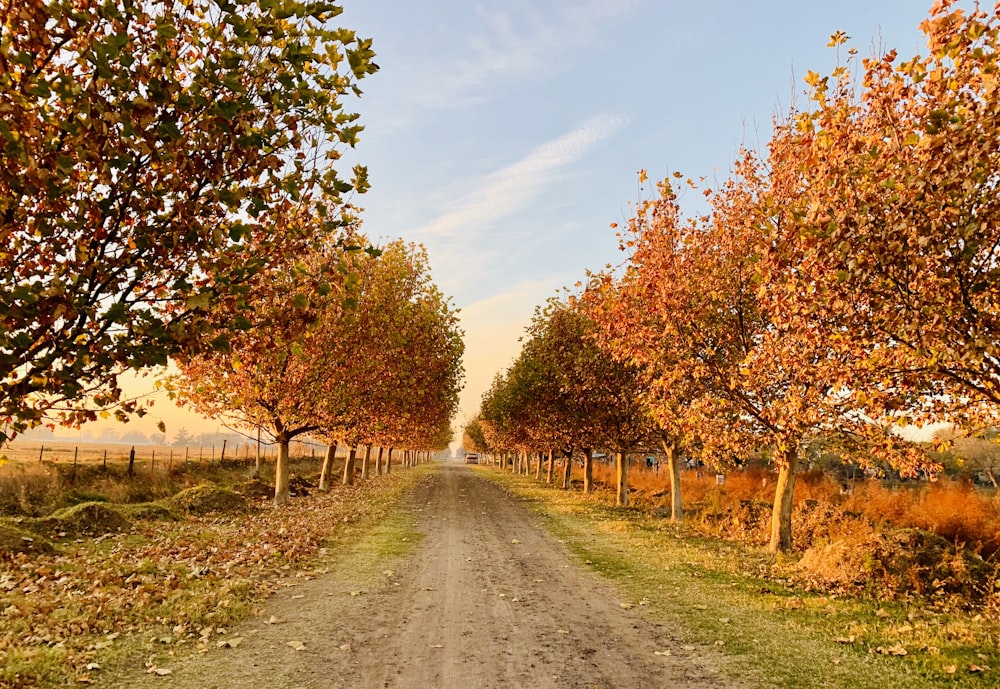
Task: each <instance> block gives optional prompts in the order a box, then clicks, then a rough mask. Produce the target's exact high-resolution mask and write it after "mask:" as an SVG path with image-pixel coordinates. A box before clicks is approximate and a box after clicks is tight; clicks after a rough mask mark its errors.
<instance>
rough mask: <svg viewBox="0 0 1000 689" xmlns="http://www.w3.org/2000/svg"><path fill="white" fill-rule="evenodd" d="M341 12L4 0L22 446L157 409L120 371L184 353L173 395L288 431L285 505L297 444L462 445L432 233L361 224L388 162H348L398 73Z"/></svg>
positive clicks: (7, 342)
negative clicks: (427, 248) (360, 111)
mask: <svg viewBox="0 0 1000 689" xmlns="http://www.w3.org/2000/svg"><path fill="white" fill-rule="evenodd" d="M341 12H342V8H341V7H340V5H339V4H338V3H336V2H331V1H329V0H240V1H239V2H230V1H228V0H185V2H173V1H170V0H167V1H165V2H141V1H137V0H26V1H25V2H21V3H11V2H0V18H2V20H3V24H2V28H0V444H2V443H3V442H5V441H6V440H8V439H9V438H11V437H13V436H14V435H16V434H17V433H19V432H22V431H24V430H25V429H28V428H32V427H35V426H38V425H39V424H42V423H51V424H54V423H57V422H61V423H63V424H66V425H70V426H78V425H80V424H82V423H84V422H87V421H91V420H94V419H96V418H98V416H103V417H107V416H111V415H112V414H113V415H115V416H117V417H118V418H120V419H122V420H126V419H127V418H128V417H129V415H130V414H132V413H137V414H140V415H141V414H143V413H144V412H145V409H144V408H143V406H142V403H141V402H140V401H137V400H128V399H125V398H124V396H123V392H122V389H121V387H120V385H119V376H120V375H121V374H122V373H123V372H124V371H126V370H128V369H135V370H143V369H150V368H152V367H161V366H165V365H166V364H167V363H168V361H172V362H175V363H176V364H177V365H178V366H179V368H180V373H179V374H178V375H177V376H176V377H174V378H173V379H172V380H171V381H170V383H169V387H170V390H171V393H172V394H174V395H175V396H178V397H179V398H180V399H181V400H183V401H184V402H186V403H188V404H190V405H191V406H193V407H194V408H196V409H198V410H200V411H202V412H203V413H206V414H210V415H212V416H216V417H225V418H227V419H228V420H230V421H233V422H235V423H236V424H238V425H240V426H242V427H243V428H248V429H250V430H253V429H257V430H260V431H262V432H264V433H266V434H268V435H269V436H270V437H271V439H273V440H274V441H276V442H277V443H278V445H279V448H280V452H279V459H278V467H277V481H276V483H277V486H276V501H277V502H278V503H279V504H280V503H284V502H286V501H287V499H288V471H287V467H288V461H287V459H288V442H289V440H291V439H292V438H294V437H297V436H300V435H305V434H312V435H314V436H322V437H325V438H327V439H330V440H331V441H332V440H333V439H338V440H339V441H340V442H343V443H346V444H347V445H349V446H351V447H355V446H357V445H358V444H359V443H364V444H367V445H369V446H370V445H372V444H377V445H380V446H386V447H389V448H392V447H406V448H408V449H411V450H429V449H438V448H441V447H444V446H446V445H447V443H448V441H449V440H450V437H451V431H450V427H449V420H450V417H451V416H452V414H453V412H454V409H455V406H456V402H457V391H458V386H459V385H460V382H461V377H462V370H461V363H460V361H461V354H462V343H461V332H460V330H459V329H458V327H457V320H456V314H455V310H454V309H453V308H452V307H451V305H450V304H449V303H448V301H447V299H445V298H444V297H443V296H442V295H441V294H440V292H439V291H438V290H437V289H436V288H435V287H434V285H433V284H432V283H431V282H430V279H429V276H428V275H429V268H428V266H427V258H426V255H425V254H424V252H423V250H422V249H421V248H420V247H417V246H408V245H405V244H404V243H402V242H393V243H391V244H389V245H388V246H385V247H384V248H382V249H381V250H376V249H373V248H372V247H371V246H370V242H369V240H368V239H367V238H366V237H364V236H362V235H360V234H359V232H358V229H357V228H358V225H359V223H358V220H357V217H356V216H357V211H356V209H355V208H354V207H353V206H352V204H351V202H352V197H353V195H354V194H360V193H363V192H364V191H365V190H366V189H367V186H368V182H367V173H366V170H365V169H364V168H363V167H360V166H359V167H355V168H354V169H353V170H352V171H351V174H350V175H347V176H345V175H344V174H343V173H342V172H341V171H338V169H337V165H336V163H337V161H338V159H339V158H340V151H341V149H342V148H343V147H345V146H353V145H354V144H355V143H356V141H357V137H358V134H359V132H360V131H361V129H362V127H361V126H360V125H359V124H358V116H357V115H356V114H354V113H351V112H349V111H347V110H345V107H344V103H345V101H346V100H347V99H348V98H350V97H353V96H359V95H360V93H361V92H360V90H359V87H358V84H359V82H360V80H361V79H363V78H364V77H366V76H367V75H369V74H371V73H373V72H375V71H376V70H377V66H376V65H375V63H374V62H373V57H374V53H373V52H372V48H371V40H370V39H364V38H360V37H358V36H357V35H355V33H354V32H353V31H350V30H347V29H342V28H336V25H335V24H334V22H335V21H336V17H337V16H338V15H339V14H340V13H341ZM160 430H161V431H163V430H164V429H163V427H162V424H161V429H160ZM390 452H391V449H390ZM332 456H333V452H330V453H329V457H332ZM352 458H353V453H352ZM345 476H350V474H349V473H345Z"/></svg>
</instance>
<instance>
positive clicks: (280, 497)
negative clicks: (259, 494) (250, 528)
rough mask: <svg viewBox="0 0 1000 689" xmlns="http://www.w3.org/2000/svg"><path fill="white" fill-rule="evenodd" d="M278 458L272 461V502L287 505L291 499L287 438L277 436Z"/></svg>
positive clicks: (279, 505)
mask: <svg viewBox="0 0 1000 689" xmlns="http://www.w3.org/2000/svg"><path fill="white" fill-rule="evenodd" d="M276 440H277V441H278V458H277V460H275V462H274V504H275V505H277V506H278V507H281V506H283V505H287V504H288V503H289V501H290V500H291V496H290V495H289V493H288V438H284V437H280V436H279V437H278V438H276Z"/></svg>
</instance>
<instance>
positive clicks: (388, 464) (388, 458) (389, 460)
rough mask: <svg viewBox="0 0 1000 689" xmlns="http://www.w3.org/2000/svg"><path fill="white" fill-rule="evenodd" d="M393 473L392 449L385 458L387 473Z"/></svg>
mask: <svg viewBox="0 0 1000 689" xmlns="http://www.w3.org/2000/svg"><path fill="white" fill-rule="evenodd" d="M391 472H392V448H391V447H390V448H389V454H387V455H386V456H385V473H387V474H388V473H391Z"/></svg>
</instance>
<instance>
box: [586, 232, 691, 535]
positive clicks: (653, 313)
mask: <svg viewBox="0 0 1000 689" xmlns="http://www.w3.org/2000/svg"><path fill="white" fill-rule="evenodd" d="M664 241H668V240H666V238H664ZM680 249H681V247H679V246H669V245H668V246H664V247H662V255H661V260H662V261H664V264H663V265H661V269H666V270H672V269H675V268H677V267H678V266H674V265H671V262H672V261H674V260H677V259H678V258H679V254H680ZM590 277H591V280H590V284H589V285H588V287H587V290H586V292H585V293H584V295H583V296H584V298H583V300H582V302H581V305H582V308H584V309H585V310H586V312H587V314H588V315H589V316H590V318H591V319H593V321H594V322H595V324H596V325H597V328H596V329H595V335H594V336H595V340H596V342H597V345H598V346H599V347H600V348H602V349H604V350H605V351H607V352H608V353H609V354H610V355H611V356H612V357H614V358H615V359H617V360H619V361H627V362H630V363H631V364H632V365H633V366H634V367H635V368H636V375H637V378H638V381H639V382H638V387H639V389H640V390H641V392H642V395H643V399H644V403H645V407H646V409H647V411H648V413H649V415H650V417H651V419H650V421H651V425H652V426H655V430H654V431H652V432H651V433H650V435H651V436H658V438H659V442H660V446H661V448H662V449H663V452H664V454H665V457H666V461H667V472H668V476H669V480H670V518H671V521H674V522H680V521H683V518H684V503H683V491H682V488H681V462H682V455H683V453H684V450H685V448H687V447H690V446H691V445H692V444H693V443H695V442H696V429H694V428H693V427H691V426H689V425H688V424H687V420H686V412H687V407H688V405H689V404H690V403H692V402H693V401H695V400H696V399H697V396H698V394H699V388H698V387H697V386H695V385H692V384H691V383H692V381H690V380H689V379H687V378H685V377H682V376H676V375H673V374H674V372H675V371H674V365H675V362H676V360H677V357H679V356H683V353H682V352H681V351H680V350H679V349H677V348H676V347H675V340H674V339H673V338H670V337H663V331H664V325H663V324H662V323H660V322H659V320H660V318H661V316H662V312H661V311H660V310H659V309H657V308H650V306H649V304H648V303H647V300H648V299H651V298H654V297H655V294H654V293H652V291H651V289H650V288H651V287H653V285H652V284H650V283H648V282H644V281H643V277H642V272H640V271H638V270H636V268H635V267H632V268H631V269H630V270H628V271H627V272H626V273H625V274H624V275H622V276H621V277H620V278H618V279H617V280H615V279H614V277H613V276H612V275H611V274H610V273H608V272H604V273H597V274H593V275H591V276H590Z"/></svg>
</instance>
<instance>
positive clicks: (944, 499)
mask: <svg viewBox="0 0 1000 689" xmlns="http://www.w3.org/2000/svg"><path fill="white" fill-rule="evenodd" d="M573 476H574V479H575V480H577V481H579V479H580V472H579V469H578V467H575V466H574V474H573ZM723 476H724V478H723V482H722V483H721V484H720V483H718V481H717V479H716V472H715V471H714V470H712V469H708V468H705V469H702V470H701V471H695V470H685V471H684V472H682V475H681V486H682V490H683V495H684V509H685V511H687V512H688V513H689V514H690V515H691V517H692V520H693V521H695V522H696V523H701V524H702V526H704V527H705V528H706V530H707V531H709V532H711V533H716V534H719V535H729V536H735V537H737V538H748V537H749V538H750V540H753V541H760V540H762V539H763V538H764V537H766V535H767V534H766V533H765V532H766V528H767V525H766V524H764V526H763V527H762V528H760V531H761V533H760V534H756V533H754V534H750V533H748V532H747V529H750V528H758V527H759V524H760V521H761V519H760V514H759V513H760V511H761V509H762V508H761V505H762V504H763V503H770V502H771V501H772V500H773V499H774V488H775V478H776V476H775V473H774V472H773V471H771V470H770V469H766V468H757V467H753V468H748V469H741V470H730V471H728V472H726V473H724V474H723ZM628 479H629V488H630V489H631V491H632V502H633V504H635V505H637V506H640V507H648V508H654V509H655V508H658V507H663V506H665V505H667V504H669V493H670V480H669V476H668V475H667V471H666V469H665V468H663V467H661V468H660V469H659V471H654V470H652V469H649V468H647V467H646V466H645V465H644V464H643V463H641V462H632V463H631V464H630V466H629V476H628ZM594 480H595V483H597V484H598V485H603V486H605V487H608V488H610V487H612V486H614V482H615V467H614V464H613V462H595V463H594ZM795 509H796V512H795V515H796V523H795V529H796V544H797V545H798V546H799V547H802V548H806V547H809V546H810V545H812V544H813V541H814V540H815V539H822V540H829V539H832V538H834V537H836V536H838V535H847V532H849V533H850V534H853V535H859V534H869V533H871V530H872V525H885V526H891V527H896V528H915V529H922V530H925V531H930V532H932V533H934V534H937V535H938V536H941V537H942V538H945V539H947V540H948V541H950V542H952V543H957V544H964V545H967V546H968V547H971V548H973V549H974V550H977V551H978V552H979V553H980V554H981V555H983V557H991V556H993V555H995V554H996V553H997V552H1000V495H988V494H985V493H983V492H981V491H978V490H976V488H975V487H974V486H972V485H971V484H969V483H965V482H954V481H938V482H935V483H922V484H915V485H914V486H913V487H911V486H910V485H909V484H904V485H900V486H887V485H884V484H883V483H881V482H879V481H873V480H861V481H857V482H854V483H852V484H851V485H849V487H848V488H847V490H845V489H844V486H842V485H841V484H840V483H839V482H837V481H835V480H833V479H832V478H830V477H829V476H826V475H825V474H823V472H821V471H810V472H803V473H802V474H800V475H799V477H798V479H797V481H796V485H795ZM727 512H728V513H730V514H729V515H728V516H725V514H724V513H727ZM702 515H710V516H707V517H705V518H701V516H702ZM765 521H766V520H765ZM741 527H743V528H741ZM838 532H839V533H838Z"/></svg>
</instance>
